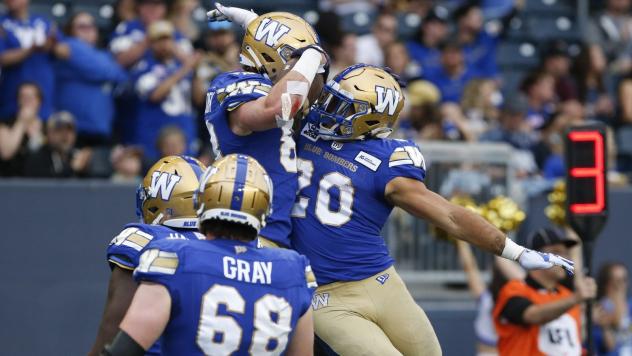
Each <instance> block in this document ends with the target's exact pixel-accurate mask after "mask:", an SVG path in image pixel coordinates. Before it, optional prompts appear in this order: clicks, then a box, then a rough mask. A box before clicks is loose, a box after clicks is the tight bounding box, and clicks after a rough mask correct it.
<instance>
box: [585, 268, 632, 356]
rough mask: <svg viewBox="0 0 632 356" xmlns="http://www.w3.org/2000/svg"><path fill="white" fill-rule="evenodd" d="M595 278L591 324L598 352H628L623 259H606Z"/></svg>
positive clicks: (629, 320) (630, 327)
mask: <svg viewBox="0 0 632 356" xmlns="http://www.w3.org/2000/svg"><path fill="white" fill-rule="evenodd" d="M597 278H598V287H597V300H598V304H597V305H596V307H595V324H596V327H595V328H594V336H595V348H596V351H597V355H605V356H625V355H630V354H632V299H631V298H630V297H629V296H628V285H629V276H628V269H627V268H626V266H625V265H624V264H622V263H606V264H605V265H604V266H602V267H601V268H600V270H599V274H598V277H597Z"/></svg>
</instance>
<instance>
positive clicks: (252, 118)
mask: <svg viewBox="0 0 632 356" xmlns="http://www.w3.org/2000/svg"><path fill="white" fill-rule="evenodd" d="M326 61H327V59H326V57H325V55H323V54H322V53H321V52H320V51H318V50H316V49H314V48H308V49H306V50H305V51H304V52H303V53H302V54H301V56H300V58H299V59H298V61H297V62H296V64H295V65H294V67H292V69H291V70H290V71H289V72H288V73H287V74H285V75H284V76H283V77H282V78H281V80H280V81H279V82H278V83H276V84H275V85H274V86H273V87H272V90H271V91H270V93H269V94H268V95H267V96H262V97H260V98H258V99H257V100H253V101H250V102H247V103H244V104H243V105H241V106H240V107H238V108H237V109H235V110H234V111H232V112H231V113H230V116H229V119H230V125H231V129H232V130H233V132H235V133H236V134H238V135H248V134H250V133H251V132H253V131H264V130H269V129H272V128H275V127H277V126H278V124H277V118H282V119H291V118H293V117H294V115H295V114H296V113H297V112H298V111H299V109H300V108H301V106H302V105H303V102H304V101H305V100H306V99H307V95H308V93H309V90H310V88H311V86H312V83H313V81H314V77H316V73H317V72H318V70H319V67H321V66H323V65H324V64H325V63H326ZM284 94H287V95H288V96H289V103H288V105H289V107H288V108H286V114H285V115H282V114H283V105H282V96H284ZM283 116H287V117H286V118H284V117H283Z"/></svg>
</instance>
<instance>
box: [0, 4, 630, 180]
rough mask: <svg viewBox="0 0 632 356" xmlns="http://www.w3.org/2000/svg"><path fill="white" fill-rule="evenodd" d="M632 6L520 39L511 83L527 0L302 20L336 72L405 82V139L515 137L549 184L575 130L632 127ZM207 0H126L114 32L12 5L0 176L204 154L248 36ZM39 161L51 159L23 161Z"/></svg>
mask: <svg viewBox="0 0 632 356" xmlns="http://www.w3.org/2000/svg"><path fill="white" fill-rule="evenodd" d="M631 3H632V1H631V0H607V1H604V3H603V5H602V6H601V8H596V9H595V11H593V12H591V19H590V21H589V24H588V26H587V28H586V31H585V33H586V35H585V36H583V38H582V40H580V41H575V42H573V41H562V40H560V39H558V38H551V39H550V40H548V41H544V42H541V43H536V44H535V45H536V48H531V49H529V48H526V49H523V48H521V50H530V51H531V52H535V53H536V54H538V55H539V57H538V58H537V62H538V65H536V66H529V67H525V68H527V69H528V73H526V75H524V76H522V77H521V78H519V79H520V81H519V83H518V85H515V86H512V83H510V81H509V80H508V78H509V77H508V76H507V75H505V74H506V73H505V69H506V68H504V67H503V66H502V65H501V64H499V60H498V59H499V55H498V51H499V47H500V46H502V45H503V44H504V43H506V41H508V40H507V37H508V36H510V35H511V34H508V32H511V28H512V25H513V24H514V22H515V21H517V20H521V16H522V14H523V12H524V11H525V6H526V5H525V1H524V0H495V1H489V0H488V1H468V0H451V1H431V0H407V1H404V0H399V1H398V0H390V1H389V0H382V1H348V0H346V1H336V0H328V1H320V2H318V7H319V8H318V12H317V13H316V14H317V16H313V15H314V11H311V12H312V15H310V16H306V18H308V19H309V20H310V21H313V22H314V24H315V26H316V29H317V31H318V32H319V35H320V36H321V40H322V42H323V45H324V47H325V48H326V50H327V51H328V52H329V53H330V54H331V57H332V63H331V67H332V70H331V75H332V76H333V75H335V74H336V73H338V72H339V71H340V70H341V69H343V68H345V67H347V66H349V65H351V64H354V63H358V62H363V63H369V64H374V65H384V66H388V67H390V68H391V69H392V71H393V72H394V73H395V74H397V75H399V76H400V77H401V78H402V79H403V80H405V81H407V82H408V85H407V88H406V98H407V101H406V108H405V110H404V111H403V114H402V117H401V119H400V121H399V123H398V128H397V130H396V135H397V136H399V137H405V138H411V139H416V140H420V141H421V144H422V147H423V141H424V140H446V141H457V142H458V141H465V142H477V141H484V142H503V143H507V144H509V145H511V146H513V147H514V148H516V149H517V150H519V151H521V152H522V153H524V155H523V156H522V157H523V158H524V159H523V161H525V162H523V164H521V167H522V168H521V173H522V174H524V175H526V176H538V177H540V176H542V177H545V178H547V179H555V178H559V177H560V176H562V175H563V174H564V162H563V159H562V158H561V157H563V152H562V150H563V145H562V144H561V141H562V139H561V138H562V134H563V131H564V130H565V129H566V128H567V127H568V126H569V125H573V124H578V123H584V122H588V121H592V120H594V121H599V122H604V123H606V124H607V125H608V127H609V129H610V134H611V140H610V141H611V142H612V143H614V142H615V141H616V139H615V138H617V137H619V136H621V137H632V131H631V130H630V128H629V127H626V125H631V124H632V12H631V8H632V4H631ZM202 5H208V4H202V3H201V2H200V1H199V0H171V1H167V0H119V1H117V2H116V3H115V4H114V7H113V9H114V14H113V16H112V17H111V24H110V25H109V26H105V27H104V26H103V24H102V23H99V21H98V20H99V19H96V18H95V16H97V15H95V14H93V13H90V12H86V11H78V12H74V13H72V14H70V15H69V16H67V17H66V19H65V20H64V22H63V23H55V22H54V21H51V20H50V19H49V18H47V17H46V16H42V15H40V14H36V13H35V12H33V11H31V9H30V7H31V4H30V0H4V12H3V13H1V15H0V69H1V72H0V176H46V177H113V179H115V180H137V179H138V176H139V174H140V172H142V170H143V167H146V166H147V164H148V163H149V162H151V161H152V160H155V159H156V158H158V157H159V156H160V155H161V154H166V153H169V154H182V153H187V154H191V155H196V156H200V157H201V158H203V159H204V160H205V161H207V162H208V160H209V159H210V155H209V154H208V152H207V151H208V149H207V148H208V138H207V137H205V135H206V130H205V129H204V128H203V120H202V115H203V112H204V105H205V94H206V88H207V87H208V84H209V83H210V81H211V80H212V79H213V78H214V76H216V75H217V74H218V73H221V72H223V71H228V70H234V69H238V68H239V62H238V59H239V48H240V44H239V35H240V33H239V31H237V30H236V27H234V26H233V25H231V24H230V23H228V22H215V23H211V24H205V23H204V22H203V21H199V19H198V20H197V21H196V20H194V17H195V16H194V14H195V12H196V11H198V10H201V8H200V7H201V6H202ZM253 6H254V7H255V9H256V7H257V4H256V3H255V2H253ZM361 14H364V15H365V16H367V19H365V20H364V22H366V23H367V25H366V26H365V29H364V31H363V30H357V29H356V30H354V29H353V28H352V29H351V30H350V29H349V26H346V25H345V21H347V20H348V19H349V18H350V16H352V17H353V19H354V20H362V19H361V18H360V17H359V16H358V15H361ZM402 15H406V16H408V17H406V18H407V19H410V16H414V18H417V19H418V21H417V22H416V23H415V24H414V31H412V32H409V33H406V34H404V32H405V31H404V30H403V29H402V26H403V24H402ZM573 16H574V15H573ZM573 16H571V19H572V20H573V21H574V20H576V19H574V17H573ZM100 20H101V22H102V19H100ZM522 20H524V19H522ZM360 22H361V21H360ZM413 23H414V21H413ZM407 25H408V26H411V25H410V21H408V22H407ZM527 52H528V51H527ZM66 131H68V132H66ZM59 132H63V133H64V134H63V135H65V134H67V136H68V137H65V138H64V139H63V140H62V141H64V143H63V144H61V143H55V142H53V141H55V139H56V137H55V136H56V134H58V133H59ZM626 132H627V136H626ZM71 133H72V135H71ZM63 135H62V136H63ZM70 136H72V137H70ZM611 146H612V149H611V152H610V153H611V157H612V160H611V162H610V165H609V167H610V169H611V170H612V171H613V172H612V174H611V175H610V177H611V178H613V180H619V181H624V179H623V178H622V177H625V175H622V174H618V173H617V172H616V171H619V172H623V173H628V172H630V171H632V160H628V161H626V160H622V159H620V160H619V161H617V151H616V146H615V145H611ZM623 146H625V147H623ZM623 146H622V151H621V152H619V156H622V154H629V155H630V157H632V152H627V151H625V149H629V150H632V147H630V146H632V144H630V145H623ZM44 156H46V157H47V158H46V159H47V160H51V162H52V163H51V164H49V165H47V166H46V167H47V168H40V169H38V170H37V172H34V171H33V170H32V169H30V168H29V166H31V164H29V163H28V162H33V161H37V160H39V161H42V160H44ZM49 156H50V157H49ZM55 157H56V158H55ZM617 162H619V165H617ZM622 162H623V163H622ZM49 166H50V169H49V168H48V167H49Z"/></svg>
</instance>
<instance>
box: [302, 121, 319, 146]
mask: <svg viewBox="0 0 632 356" xmlns="http://www.w3.org/2000/svg"><path fill="white" fill-rule="evenodd" d="M301 136H304V137H305V138H307V139H308V140H310V141H312V142H316V141H318V128H317V127H316V125H314V124H311V123H308V124H307V125H305V127H303V130H301Z"/></svg>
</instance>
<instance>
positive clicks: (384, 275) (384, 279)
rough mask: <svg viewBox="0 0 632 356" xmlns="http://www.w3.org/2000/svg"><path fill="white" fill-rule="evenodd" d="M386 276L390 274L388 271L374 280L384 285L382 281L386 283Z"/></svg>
mask: <svg viewBox="0 0 632 356" xmlns="http://www.w3.org/2000/svg"><path fill="white" fill-rule="evenodd" d="M388 277H390V275H389V274H388V273H384V274H381V275H379V276H377V277H375V280H376V281H378V282H380V284H382V285H384V283H386V281H387V280H388Z"/></svg>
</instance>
